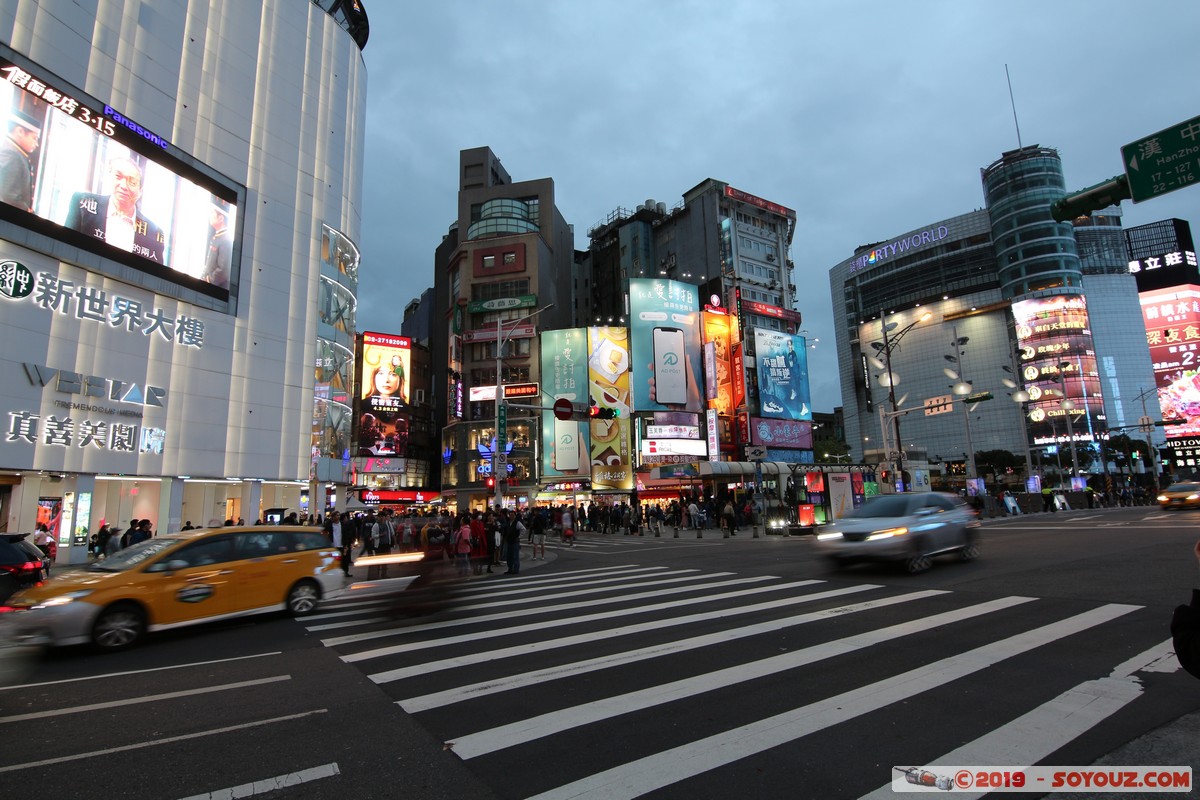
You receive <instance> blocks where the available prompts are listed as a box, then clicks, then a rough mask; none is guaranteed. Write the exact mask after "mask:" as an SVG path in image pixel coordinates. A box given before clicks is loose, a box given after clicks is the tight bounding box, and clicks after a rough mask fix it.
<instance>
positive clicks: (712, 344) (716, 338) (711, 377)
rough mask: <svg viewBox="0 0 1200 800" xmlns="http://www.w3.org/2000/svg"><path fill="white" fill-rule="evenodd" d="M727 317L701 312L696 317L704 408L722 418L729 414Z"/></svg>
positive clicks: (730, 380) (730, 374) (730, 387)
mask: <svg viewBox="0 0 1200 800" xmlns="http://www.w3.org/2000/svg"><path fill="white" fill-rule="evenodd" d="M731 319H732V318H731V317H730V316H729V315H728V314H720V313H716V312H713V311H705V312H703V313H701V315H700V321H701V334H702V338H703V340H704V382H705V385H706V387H709V388H710V389H711V391H706V392H705V397H706V398H707V399H708V407H709V408H714V409H716V411H717V413H718V414H720V415H722V416H728V415H730V414H732V413H733V409H734V404H733V366H732V355H733V354H732V352H731V351H730V324H731Z"/></svg>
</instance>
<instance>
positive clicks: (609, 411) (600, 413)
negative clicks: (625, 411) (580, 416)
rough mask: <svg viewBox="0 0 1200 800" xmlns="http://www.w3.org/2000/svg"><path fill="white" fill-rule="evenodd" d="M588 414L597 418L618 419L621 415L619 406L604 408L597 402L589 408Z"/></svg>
mask: <svg viewBox="0 0 1200 800" xmlns="http://www.w3.org/2000/svg"><path fill="white" fill-rule="evenodd" d="M588 416H589V417H595V418H596V419H618V418H619V417H620V416H621V410H620V409H619V408H604V407H603V406H598V405H596V404H595V403H593V404H592V406H591V408H589V409H588Z"/></svg>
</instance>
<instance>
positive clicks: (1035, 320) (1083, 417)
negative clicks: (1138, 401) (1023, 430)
mask: <svg viewBox="0 0 1200 800" xmlns="http://www.w3.org/2000/svg"><path fill="white" fill-rule="evenodd" d="M1012 313H1013V319H1014V321H1015V323H1016V334H1017V346H1018V348H1019V360H1020V370H1021V379H1022V381H1023V383H1024V388H1025V391H1026V392H1028V393H1029V400H1030V402H1029V404H1028V409H1029V412H1028V413H1029V417H1028V426H1029V435H1030V441H1031V442H1032V443H1033V444H1035V445H1054V444H1058V443H1067V442H1068V441H1069V438H1068V435H1067V429H1068V427H1070V428H1071V433H1073V434H1074V437H1075V441H1077V442H1091V441H1096V440H1097V439H1098V438H1099V437H1100V435H1101V434H1103V433H1104V432H1106V431H1107V426H1106V424H1105V419H1104V398H1103V396H1102V395H1101V393H1100V375H1099V371H1098V369H1097V365H1096V351H1095V348H1094V345H1093V344H1092V332H1091V327H1090V324H1089V322H1088V312H1087V301H1086V300H1085V299H1084V297H1083V295H1059V296H1057V297H1040V298H1035V299H1033V300H1022V301H1020V302H1017V303H1013V305H1012ZM1064 385H1065V398H1064V390H1063V387H1064ZM1064 399H1068V400H1070V401H1071V403H1072V404H1073V408H1070V409H1069V410H1068V409H1064V408H1063V407H1062V401H1063V400H1064ZM1068 413H1070V414H1071V421H1070V425H1069V426H1068V423H1067V417H1066V415H1067V414H1068Z"/></svg>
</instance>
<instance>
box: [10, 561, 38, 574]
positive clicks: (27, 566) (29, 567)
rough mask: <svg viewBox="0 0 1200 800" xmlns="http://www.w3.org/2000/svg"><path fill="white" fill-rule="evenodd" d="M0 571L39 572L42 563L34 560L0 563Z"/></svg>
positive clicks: (17, 572) (12, 572)
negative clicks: (18, 562)
mask: <svg viewBox="0 0 1200 800" xmlns="http://www.w3.org/2000/svg"><path fill="white" fill-rule="evenodd" d="M0 571H3V572H7V573H8V574H9V575H20V574H21V573H22V572H37V573H40V572H41V571H42V565H41V564H39V563H38V562H36V561H26V562H25V563H24V564H0Z"/></svg>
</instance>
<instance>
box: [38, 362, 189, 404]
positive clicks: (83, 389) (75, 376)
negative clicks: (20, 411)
mask: <svg viewBox="0 0 1200 800" xmlns="http://www.w3.org/2000/svg"><path fill="white" fill-rule="evenodd" d="M21 366H22V367H24V368H25V377H27V378H29V382H30V384H32V385H34V386H50V387H52V388H54V390H55V391H59V392H63V393H65V394H80V395H84V396H85V397H97V398H101V399H104V400H108V401H110V402H113V403H129V404H130V405H137V406H154V407H157V408H162V407H163V402H164V401H165V400H166V399H167V390H166V389H163V388H162V387H160V386H148V385H147V386H141V385H139V384H136V383H132V382H130V381H122V380H117V379H116V378H105V377H103V376H100V375H84V374H83V373H81V372H67V371H66V370H61V369H51V368H50V367H46V366H43V365H41V364H22V365H21Z"/></svg>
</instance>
